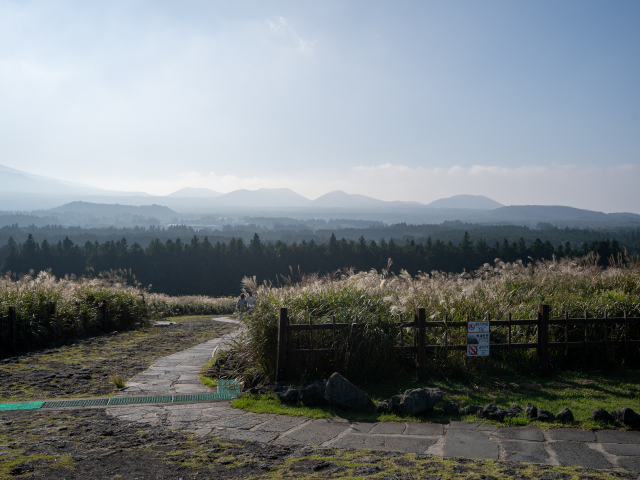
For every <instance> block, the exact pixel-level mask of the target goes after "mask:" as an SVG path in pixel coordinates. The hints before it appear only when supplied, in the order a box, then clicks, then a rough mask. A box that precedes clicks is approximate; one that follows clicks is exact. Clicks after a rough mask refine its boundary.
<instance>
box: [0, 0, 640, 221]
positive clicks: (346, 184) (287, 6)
mask: <svg viewBox="0 0 640 480" xmlns="http://www.w3.org/2000/svg"><path fill="white" fill-rule="evenodd" d="M638 23H640V4H638V3H637V2H633V1H620V2H616V3H615V4H611V3H608V2H607V3H605V2H596V1H567V2H563V3H552V2H538V3H531V4H527V3H513V2H507V1H493V2H488V3H477V2H471V1H462V2H458V3H455V4H453V3H450V2H444V1H433V2H393V3H391V2H377V1H372V2H364V1H346V2H336V1H326V2H305V3H300V2H285V1H260V2H257V1H248V2H242V3H234V4H228V3H225V2H201V1H186V2H180V3H178V2H163V3H157V2H150V1H145V0H143V1H140V2H133V3H132V2H124V1H114V2H109V3H108V4H91V3H85V2H79V1H52V2H44V1H32V2H22V1H4V2H1V3H0V47H1V48H0V108H1V109H2V111H3V115H2V117H1V118H0V125H2V128H1V129H0V132H1V133H0V140H1V141H0V164H2V165H6V166H8V167H10V168H14V169H17V170H21V171H25V172H28V173H31V174H36V175H43V176H48V177H52V178H57V179H60V180H63V181H66V182H77V183H82V184H86V185H89V186H93V187H97V188H103V189H109V190H119V191H142V192H147V193H149V194H152V195H167V194H170V193H172V192H174V191H176V190H179V189H181V188H184V187H194V188H210V189H212V190H216V191H218V192H221V193H227V192H230V191H234V190H237V189H240V188H246V189H249V190H256V189H259V188H290V189H291V190H293V191H294V192H296V193H298V194H300V195H303V196H305V197H306V198H310V199H314V198H317V197H319V196H321V195H323V194H325V193H328V192H331V191H334V190H342V191H345V192H347V193H350V194H361V195H366V196H370V197H373V198H378V199H382V200H400V201H416V202H420V203H425V204H427V203H430V202H432V201H434V200H437V199H440V198H446V197H451V196H453V195H458V194H469V195H484V196H487V197H489V198H491V199H493V200H495V201H497V202H500V203H502V204H505V205H525V204H531V205H567V206H572V207H577V208H584V209H590V210H596V211H603V212H621V211H629V212H635V213H640V201H639V200H640V193H639V192H638V189H637V188H636V185H637V183H638V182H639V181H640V92H639V91H638V88H637V85H638V84H640V29H638V28H637V25H638ZM1 191H2V187H1V186H0V192H1ZM0 209H1V208H0Z"/></svg>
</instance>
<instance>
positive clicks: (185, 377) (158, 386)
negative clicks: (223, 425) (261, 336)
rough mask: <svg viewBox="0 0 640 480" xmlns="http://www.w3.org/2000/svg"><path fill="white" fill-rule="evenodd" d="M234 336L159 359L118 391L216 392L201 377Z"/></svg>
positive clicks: (122, 393) (128, 393) (227, 320)
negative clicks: (216, 350)
mask: <svg viewBox="0 0 640 480" xmlns="http://www.w3.org/2000/svg"><path fill="white" fill-rule="evenodd" d="M215 321H216V322H224V323H239V322H238V321H237V320H233V319H230V318H216V319H215ZM235 335H237V331H236V332H233V333H231V334H229V335H226V336H224V337H221V338H215V339H213V340H209V341H208V342H205V343H201V344H200V345H196V346H195V347H192V348H189V349H188V350H183V351H182V352H178V353H174V354H173V355H169V356H168V357H163V358H161V359H159V360H157V361H156V362H154V363H153V364H152V365H151V366H150V367H149V369H148V370H145V371H144V372H142V373H139V374H138V375H136V376H135V377H133V378H132V379H131V380H129V381H128V382H127V385H126V387H125V388H124V389H122V390H120V391H119V392H118V395H120V396H125V397H130V396H138V395H145V396H155V395H193V394H200V393H216V391H217V389H216V388H211V387H207V386H205V385H202V384H201V383H200V378H199V377H198V375H199V373H200V370H201V369H202V366H203V365H204V364H205V363H207V362H208V361H209V360H211V353H212V352H213V350H214V348H215V347H216V346H217V345H219V344H220V342H223V341H225V340H228V339H229V338H232V337H233V336H235Z"/></svg>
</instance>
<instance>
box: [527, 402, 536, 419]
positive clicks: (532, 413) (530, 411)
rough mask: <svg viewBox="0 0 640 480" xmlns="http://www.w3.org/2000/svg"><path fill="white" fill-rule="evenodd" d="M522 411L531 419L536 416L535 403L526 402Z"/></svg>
mask: <svg viewBox="0 0 640 480" xmlns="http://www.w3.org/2000/svg"><path fill="white" fill-rule="evenodd" d="M524 413H526V414H527V417H529V418H530V419H532V420H533V419H535V418H536V417H537V416H538V408H537V407H536V406H535V405H531V404H530V403H527V405H526V406H525V407H524Z"/></svg>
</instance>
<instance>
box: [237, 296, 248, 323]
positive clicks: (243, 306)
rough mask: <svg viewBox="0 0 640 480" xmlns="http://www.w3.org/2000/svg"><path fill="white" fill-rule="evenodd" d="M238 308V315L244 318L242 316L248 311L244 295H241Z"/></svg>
mask: <svg viewBox="0 0 640 480" xmlns="http://www.w3.org/2000/svg"><path fill="white" fill-rule="evenodd" d="M236 308H237V309H238V315H240V318H242V314H243V313H244V311H245V310H246V309H247V301H246V300H245V299H244V293H243V294H242V295H240V298H239V299H238V301H237V302H236Z"/></svg>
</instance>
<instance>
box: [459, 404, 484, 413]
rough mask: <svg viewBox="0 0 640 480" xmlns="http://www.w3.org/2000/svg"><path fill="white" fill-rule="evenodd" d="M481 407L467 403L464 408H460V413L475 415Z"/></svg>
mask: <svg viewBox="0 0 640 480" xmlns="http://www.w3.org/2000/svg"><path fill="white" fill-rule="evenodd" d="M480 408H481V407H479V406H478V405H467V406H466V407H464V408H463V409H462V410H460V413H462V415H475V414H476V413H478V410H480Z"/></svg>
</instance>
